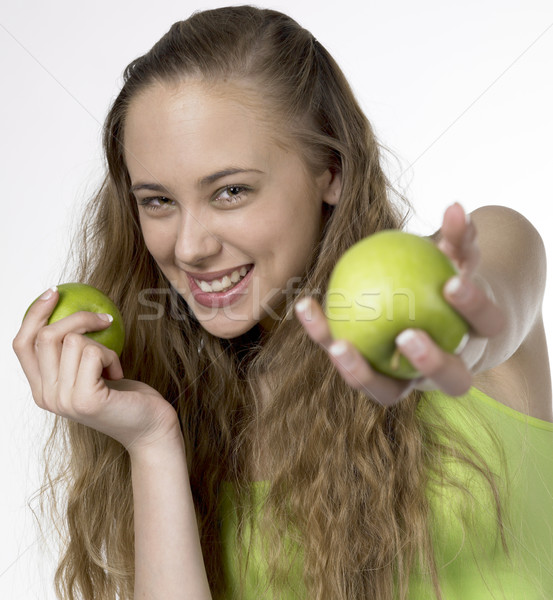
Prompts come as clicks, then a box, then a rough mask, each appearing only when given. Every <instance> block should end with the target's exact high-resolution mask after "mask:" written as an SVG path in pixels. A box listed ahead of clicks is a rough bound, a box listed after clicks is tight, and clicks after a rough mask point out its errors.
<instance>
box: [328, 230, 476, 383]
mask: <svg viewBox="0 0 553 600" xmlns="http://www.w3.org/2000/svg"><path fill="white" fill-rule="evenodd" d="M456 273H457V270H456V268H455V266H454V265H453V263H452V262H451V261H450V260H449V258H448V257H447V256H446V255H445V254H444V253H443V252H441V250H439V249H438V248H437V247H436V246H435V245H434V244H433V243H432V242H431V241H430V240H428V239H426V238H423V237H420V236H417V235H413V234H410V233H405V232H402V231H396V230H385V231H380V232H378V233H375V234H373V235H370V236H369V237H366V238H364V239H362V240H361V241H359V242H358V243H356V244H354V245H353V246H352V247H351V248H349V249H348V250H347V251H346V252H345V253H344V254H343V256H342V257H341V258H340V260H339V261H338V262H337V264H336V266H335V268H334V269H333V271H332V274H331V276H330V280H329V285H328V290H327V294H326V302H325V314H326V317H327V319H328V323H329V327H330V331H331V332H332V336H333V337H334V338H335V339H345V340H348V341H350V342H351V343H352V344H353V345H354V346H355V347H356V348H357V349H358V350H359V352H360V353H361V354H362V355H363V356H364V357H365V358H366V359H367V360H368V361H369V363H370V364H371V366H372V367H373V368H374V369H375V370H377V371H379V372H381V373H384V374H385V375H389V376H391V377H395V378H397V379H413V378H416V377H420V375H421V374H420V373H419V372H418V371H417V370H416V369H415V368H414V367H413V365H412V364H411V363H410V362H409V361H408V360H407V359H406V358H405V356H403V355H402V354H400V353H399V350H398V348H397V347H396V344H395V338H396V336H397V335H399V334H400V333H401V332H402V331H403V330H405V329H410V328H414V329H423V330H424V331H426V332H427V333H428V334H429V335H430V337H431V338H432V339H433V340H434V342H436V343H437V344H438V345H439V346H440V347H441V348H443V349H444V350H445V351H447V352H454V351H455V350H456V349H457V348H458V347H459V346H460V344H461V342H462V341H463V339H464V337H465V335H466V334H467V332H468V325H467V323H466V321H465V320H464V319H463V318H462V317H461V315H459V313H457V312H456V311H455V310H454V309H453V307H452V306H451V305H450V304H448V302H447V301H446V300H445V299H444V297H443V294H442V289H443V286H444V285H445V283H446V281H447V280H448V279H450V278H451V277H453V276H454V275H455V274H456Z"/></svg>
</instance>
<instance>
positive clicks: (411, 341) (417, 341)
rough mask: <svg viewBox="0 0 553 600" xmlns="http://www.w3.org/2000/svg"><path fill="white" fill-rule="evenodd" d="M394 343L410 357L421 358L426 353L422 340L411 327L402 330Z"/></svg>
mask: <svg viewBox="0 0 553 600" xmlns="http://www.w3.org/2000/svg"><path fill="white" fill-rule="evenodd" d="M396 344H397V345H398V346H400V348H401V349H402V350H405V352H406V353H407V354H409V356H410V357H412V358H415V359H416V358H422V357H423V356H424V355H425V354H426V345H425V343H424V341H423V340H422V339H421V338H420V337H419V336H418V335H417V333H416V332H415V331H413V330H412V329H406V330H405V331H402V332H401V333H400V334H399V335H398V336H397V337H396Z"/></svg>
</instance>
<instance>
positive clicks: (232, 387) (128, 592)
mask: <svg viewBox="0 0 553 600" xmlns="http://www.w3.org/2000/svg"><path fill="white" fill-rule="evenodd" d="M189 77H196V78H201V79H203V80H205V81H212V82H217V81H220V80H222V79H224V78H229V79H230V78H232V80H233V81H235V82H236V83H238V84H241V85H244V86H248V87H249V88H251V89H259V90H262V92H263V97H264V98H265V99H266V101H267V102H268V103H269V105H270V106H272V107H274V109H275V110H276V111H277V114H278V115H279V119H280V120H281V122H283V123H285V124H288V125H289V127H287V128H286V130H287V131H289V132H290V134H291V135H293V140H294V142H295V143H297V144H298V147H299V148H301V150H302V156H303V157H304V159H305V161H306V163H307V165H308V167H309V168H310V169H311V170H312V171H313V172H316V171H320V170H321V169H325V168H329V167H330V168H331V169H333V170H334V171H339V172H340V173H341V177H342V192H341V198H340V202H339V203H338V205H337V206H336V207H327V208H326V211H327V214H326V215H325V221H324V229H323V231H322V234H321V238H320V241H319V243H318V245H317V247H316V248H314V249H313V254H312V258H311V260H310V261H309V264H308V265H307V266H306V270H305V274H304V277H303V279H302V281H301V284H300V286H299V294H298V295H299V296H302V295H306V294H308V295H310V296H313V297H315V298H316V299H317V300H318V301H319V302H320V303H321V304H323V305H324V293H325V289H326V286H327V283H328V278H329V276H330V273H331V271H332V268H333V267H334V265H335V263H336V262H337V260H338V258H339V257H340V256H341V255H342V254H343V253H344V251H345V250H346V249H347V248H349V247H350V246H351V245H352V244H354V243H355V242H357V241H359V240H360V239H361V238H363V237H365V236H367V235H369V234H371V233H373V232H375V231H379V230H382V229H391V228H401V227H402V226H403V224H404V219H405V215H403V214H402V211H401V210H400V208H399V206H398V205H396V204H395V203H394V202H393V201H392V200H393V196H394V194H395V192H394V190H393V188H392V186H391V184H390V182H389V181H388V179H387V177H386V175H385V174H384V172H383V170H382V167H381V146H380V144H379V143H378V142H377V140H376V139H375V136H374V134H373V131H372V129H371V127H370V125H369V123H368V121H367V119H366V117H365V116H364V114H363V113H362V111H361V109H360V107H359V105H358V103H357V101H356V99H355V97H354V95H353V93H352V91H351V89H350V87H349V85H348V83H347V81H346V79H345V77H344V75H343V73H342V72H341V70H340V69H339V67H338V66H337V64H336V63H335V61H334V60H333V58H332V57H331V56H330V55H329V54H328V52H327V51H326V50H325V48H324V47H323V46H322V45H321V44H320V43H319V42H318V41H316V40H315V39H314V38H313V36H312V35H311V34H310V33H309V32H308V31H306V30H305V29H303V28H302V27H301V26H299V25H298V24H297V23H296V22H295V21H294V20H292V19H291V18H289V17H288V16H286V15H284V14H281V13H279V12H276V11H273V10H261V9H257V8H253V7H249V6H240V7H229V8H220V9H216V10H211V11H204V12H200V13H195V14H193V15H192V16H191V17H190V18H189V19H187V20H186V21H181V22H177V23H175V24H174V25H173V26H172V27H171V28H170V30H169V31H168V33H167V34H165V35H164V36H163V37H162V38H161V39H160V40H159V41H158V42H157V43H156V44H155V45H154V46H153V47H152V48H151V50H150V51H149V52H147V53H146V54H145V55H144V56H140V57H139V58H137V59H135V60H133V61H132V62H131V63H130V64H129V65H128V66H127V68H126V69H125V72H124V85H123V87H122V90H121V92H120V93H119V95H118V96H117V98H116V99H115V101H114V103H113V105H112V107H111V109H110V111H109V114H108V115H107V119H106V122H105V127H104V137H103V143H104V150H105V155H106V158H107V167H108V172H107V174H106V177H105V180H104V183H103V184H102V186H101V188H100V190H99V191H98V192H97V194H96V195H95V197H94V198H93V199H92V202H91V203H90V206H89V208H88V213H87V218H86V220H85V222H84V223H85V224H84V227H83V235H82V239H81V246H80V249H81V263H80V267H79V269H78V272H77V273H76V275H77V277H78V278H79V280H81V281H86V282H88V283H90V284H92V285H95V286H97V287H98V288H100V289H102V290H103V291H104V292H106V293H107V294H108V295H110V296H111V297H112V299H113V300H114V301H115V302H116V303H117V304H118V305H119V307H120V309H121V312H122V314H123V315H124V320H125V324H126V329H127V331H128V332H129V335H128V339H127V341H126V346H125V349H124V352H123V355H122V357H121V360H122V364H123V368H124V372H125V376H126V377H127V378H134V379H139V380H141V381H144V382H146V383H148V384H149V385H151V386H153V387H154V388H156V389H157V390H158V391H159V392H160V393H161V394H163V395H164V397H165V398H166V399H167V400H168V401H169V402H171V403H172V404H173V405H174V406H175V407H176V409H177V411H178V414H179V417H180V421H181V424H182V430H183V435H184V439H185V444H186V452H187V460H188V468H189V472H190V483H191V487H192V492H193V496H194V501H195V506H196V510H197V519H198V527H199V531H200V537H201V543H202V549H203V555H204V560H205V565H206V569H207V573H208V578H209V581H210V585H211V589H212V593H213V596H214V598H217V599H218V598H225V597H228V590H227V588H226V587H225V586H226V582H225V577H224V570H223V569H222V553H221V544H220V530H219V512H218V510H219V504H220V500H221V482H222V481H225V480H226V481H229V482H231V483H232V484H234V487H235V490H236V494H237V498H238V501H237V507H238V514H239V528H238V531H239V536H242V535H243V527H244V524H245V523H246V521H247V517H248V515H249V514H250V512H251V508H252V502H253V498H252V497H251V496H250V494H249V492H250V485H249V483H250V481H251V470H250V468H251V457H252V453H253V452H254V450H255V449H254V447H253V440H254V434H255V436H257V439H262V440H263V443H264V444H265V445H266V446H267V447H268V448H270V457H269V463H270V464H269V465H268V472H269V473H271V485H270V489H269V493H268V496H267V501H266V503H265V505H264V512H263V516H262V517H261V518H262V521H260V522H262V523H265V527H264V529H263V530H264V531H265V532H267V537H268V542H267V545H266V557H265V559H266V560H267V564H268V566H269V569H268V572H269V573H270V574H271V575H272V577H271V581H270V583H271V585H273V586H274V588H275V590H276V592H275V597H278V589H284V588H279V586H284V585H285V583H286V582H285V579H286V570H287V569H286V564H285V562H284V561H285V559H284V555H285V552H284V540H285V539H286V537H287V536H292V537H293V538H294V539H295V540H296V541H297V542H298V543H299V544H300V545H301V548H302V553H303V556H302V564H303V583H304V585H305V588H306V590H307V597H309V598H312V599H314V600H323V599H324V600H326V599H328V598H332V599H336V600H355V599H358V600H361V599H363V600H365V599H366V598H378V599H379V600H391V599H392V598H394V597H399V598H405V597H406V594H407V586H408V580H409V575H410V573H411V571H412V569H413V568H414V567H415V566H417V565H418V567H419V568H420V569H422V570H424V571H427V572H428V573H429V575H428V576H429V578H430V579H431V581H432V582H433V585H434V588H435V590H436V594H437V596H438V597H440V592H439V583H438V576H437V571H436V566H435V562H434V555H433V548H432V541H431V535H430V533H429V506H428V500H427V497H426V494H425V491H426V488H427V484H428V481H429V476H430V473H433V474H434V476H435V477H436V478H437V479H438V480H440V479H444V478H445V477H446V476H445V475H444V473H443V472H442V463H441V461H437V460H436V458H435V457H437V456H442V457H445V456H448V455H452V454H455V453H457V454H458V457H459V459H460V460H465V461H466V462H467V463H469V464H471V465H472V466H473V467H474V468H475V469H477V470H478V471H479V472H481V473H482V474H483V475H484V477H485V478H486V480H487V481H488V483H489V485H490V489H491V490H492V492H493V497H494V498H495V499H496V500H497V490H496V488H495V483H494V479H493V475H492V474H491V473H490V471H489V469H487V467H486V464H485V461H484V460H481V458H482V457H479V456H477V455H474V454H471V453H469V452H468V451H467V452H465V453H463V452H457V451H455V452H454V451H453V450H452V447H451V446H450V445H449V444H447V443H444V442H443V440H442V439H440V438H439V437H438V436H437V432H436V429H435V428H434V427H432V426H431V425H430V424H429V422H426V421H425V420H423V419H421V418H419V416H418V413H417V407H418V404H419V400H420V398H421V393H420V392H413V393H412V394H411V395H410V396H409V397H408V398H406V399H404V400H403V401H401V402H400V403H398V404H397V405H395V406H393V407H392V408H389V409H386V408H384V407H382V406H380V405H379V404H377V403H375V402H372V401H370V400H369V399H368V398H367V397H366V396H365V395H364V394H363V393H362V392H360V391H358V390H354V389H352V388H351V387H349V386H348V385H347V384H346V383H345V382H344V381H343V380H342V379H341V377H340V375H339V374H338V373H337V372H336V371H335V370H334V369H333V368H332V366H331V364H330V363H329V361H328V358H327V357H326V355H325V354H324V352H323V351H322V349H321V348H320V347H318V346H316V345H315V344H314V343H313V342H312V341H311V340H310V339H309V337H308V336H307V335H306V333H305V331H304V330H303V328H302V327H301V325H300V324H299V323H298V321H297V320H296V319H295V318H294V315H293V311H292V307H291V306H289V307H287V308H286V310H285V312H284V315H283V317H282V319H281V320H280V321H279V322H278V323H277V325H276V327H275V328H274V330H273V331H272V332H271V334H270V335H265V334H264V332H262V331H261V330H260V329H259V327H254V328H253V329H252V330H251V331H250V332H248V333H247V334H245V335H244V336H241V337H240V338H238V339H235V340H222V339H219V338H216V337H214V336H211V335H209V334H208V333H207V332H206V331H205V330H203V328H202V327H201V325H200V324H199V323H198V321H197V320H196V319H195V317H194V315H193V314H192V313H191V312H190V311H189V310H188V307H187V306H186V303H185V302H184V301H183V300H182V299H181V298H180V297H179V296H178V295H177V294H176V293H175V291H174V290H173V289H172V288H171V286H170V284H169V282H168V281H167V280H166V278H165V277H164V276H163V274H162V273H161V271H160V270H159V268H158V267H157V265H156V264H155V262H154V261H153V259H152V258H151V256H150V255H149V253H148V251H147V249H146V247H145V245H144V241H143V239H142V235H141V231H140V226H139V221H138V216H137V212H136V203H135V202H134V201H133V200H132V196H131V194H130V191H129V188H130V179H129V174H128V171H127V168H126V165H125V161H124V152H123V144H124V133H125V132H124V128H125V116H126V113H127V110H128V107H129V105H130V103H131V102H132V100H133V98H135V97H136V96H137V95H138V94H140V93H141V92H142V91H143V90H145V89H147V88H148V87H149V86H151V85H153V84H157V83H161V84H164V85H171V84H178V83H179V82H182V81H185V79H186V78H189ZM395 197H396V199H398V200H399V201H402V200H403V199H402V198H401V197H400V196H399V195H397V194H396V196H395ZM406 206H407V205H406ZM147 293H148V294H150V296H152V295H157V296H156V300H157V302H158V306H161V307H162V311H161V312H162V314H161V316H160V318H151V319H149V318H144V314H143V313H144V302H143V301H141V300H140V299H142V300H144V298H145V297H146V296H145V294H147ZM266 374H270V379H269V380H268V383H269V386H270V396H271V401H270V403H268V405H266V406H261V405H260V402H259V396H260V393H259V391H260V390H259V387H258V386H259V381H260V377H261V376H263V375H266ZM448 435H449V436H450V437H451V435H452V433H451V432H448ZM59 440H62V441H64V443H65V446H64V447H62V451H61V453H60V457H62V460H61V465H60V466H59V468H60V469H61V472H60V474H59V476H57V477H53V476H52V475H51V474H50V471H53V467H52V466H51V467H50V470H49V471H47V473H48V484H49V485H50V484H51V485H52V486H53V484H54V483H56V482H57V483H60V484H61V483H64V484H65V485H66V487H67V490H68V502H67V506H66V507H65V508H64V509H63V511H64V512H65V517H66V524H67V543H66V547H65V550H64V554H63V557H62V560H61V562H60V565H59V568H58V571H57V573H56V584H57V588H58V593H59V595H60V597H63V598H68V599H70V600H73V599H74V598H76V597H77V596H76V595H77V593H79V592H80V593H82V594H83V595H84V596H85V597H86V598H87V599H88V600H96V599H98V600H108V599H110V600H111V599H115V597H116V593H118V594H120V597H121V598H124V599H127V598H128V599H130V598H132V586H133V569H134V566H133V533H132V532H133V526H132V519H133V517H132V491H131V484H130V465H129V460H128V456H127V454H126V453H125V452H124V451H123V449H122V448H121V446H119V445H118V444H117V443H116V442H115V441H114V440H112V439H110V438H108V437H106V436H104V435H102V434H101V433H98V432H96V431H93V430H90V429H87V428H86V427H84V426H81V425H79V424H76V423H73V422H66V421H63V420H62V419H56V424H55V427H54V431H53V432H52V436H51V444H50V450H51V451H52V452H53V448H54V443H58V441H59ZM58 447H59V445H58ZM64 457H69V458H64ZM49 461H51V465H53V464H54V454H53V453H52V454H51V455H49ZM497 506H498V511H499V504H497ZM269 523H270V527H269V526H268V524H269ZM259 597H264V596H263V590H260V593H259Z"/></svg>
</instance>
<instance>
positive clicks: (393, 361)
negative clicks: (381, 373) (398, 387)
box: [390, 348, 401, 371]
mask: <svg viewBox="0 0 553 600" xmlns="http://www.w3.org/2000/svg"><path fill="white" fill-rule="evenodd" d="M400 355H401V352H400V351H399V348H396V350H395V352H394V353H393V354H392V358H391V359H390V367H392V369H393V370H394V371H397V370H398V369H399V357H400Z"/></svg>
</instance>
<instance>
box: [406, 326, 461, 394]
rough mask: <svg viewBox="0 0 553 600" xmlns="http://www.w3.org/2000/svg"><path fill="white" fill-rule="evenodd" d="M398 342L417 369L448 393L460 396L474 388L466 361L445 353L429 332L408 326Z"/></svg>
mask: <svg viewBox="0 0 553 600" xmlns="http://www.w3.org/2000/svg"><path fill="white" fill-rule="evenodd" d="M396 344H397V347H398V348H399V350H400V352H401V353H402V354H403V355H404V356H405V357H406V358H407V359H408V360H409V362H410V363H411V364H412V365H413V366H414V367H415V369H417V370H418V371H420V372H421V373H422V375H423V376H424V377H426V378H428V379H430V380H432V381H433V382H434V383H435V384H436V386H437V387H438V388H439V389H441V390H442V391H443V392H445V393H446V394H448V395H450V396H460V395H462V394H465V393H466V392H468V390H469V389H470V387H471V385H472V375H471V373H470V371H469V370H468V368H467V366H466V365H465V363H464V362H463V360H462V359H461V358H460V357H459V356H457V355H455V354H450V353H449V352H444V351H443V350H442V349H441V348H439V347H438V346H437V345H436V344H435V343H434V342H433V341H432V339H431V338H430V336H429V335H428V334H427V333H426V332H425V331H422V330H420V329H406V330H405V331H402V332H401V333H400V334H399V336H398V337H397V338H396Z"/></svg>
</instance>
